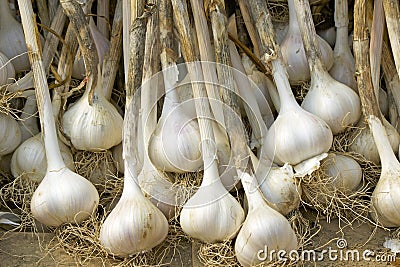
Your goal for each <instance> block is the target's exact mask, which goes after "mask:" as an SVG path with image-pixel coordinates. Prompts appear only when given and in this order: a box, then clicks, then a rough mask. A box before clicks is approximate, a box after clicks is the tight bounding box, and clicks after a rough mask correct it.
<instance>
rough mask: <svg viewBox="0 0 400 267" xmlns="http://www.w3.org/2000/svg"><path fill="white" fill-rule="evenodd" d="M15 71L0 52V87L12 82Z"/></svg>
mask: <svg viewBox="0 0 400 267" xmlns="http://www.w3.org/2000/svg"><path fill="white" fill-rule="evenodd" d="M14 78H15V70H14V66H13V65H12V63H11V62H10V61H9V59H8V58H7V56H6V55H4V54H3V53H1V52H0V87H1V86H3V85H5V84H9V83H12V82H13V79H14Z"/></svg>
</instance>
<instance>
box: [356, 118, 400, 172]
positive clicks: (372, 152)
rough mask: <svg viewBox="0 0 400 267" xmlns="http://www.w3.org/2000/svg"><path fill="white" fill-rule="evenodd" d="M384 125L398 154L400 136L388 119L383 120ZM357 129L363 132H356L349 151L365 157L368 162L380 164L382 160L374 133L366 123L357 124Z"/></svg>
mask: <svg viewBox="0 0 400 267" xmlns="http://www.w3.org/2000/svg"><path fill="white" fill-rule="evenodd" d="M383 125H384V126H385V130H386V134H387V137H388V138H389V142H390V145H391V147H392V149H393V151H394V153H396V154H397V153H398V151H399V144H400V135H399V133H398V132H397V130H396V129H395V128H394V127H393V126H392V125H391V124H390V123H389V122H388V121H387V120H386V119H383ZM357 128H360V129H361V130H356V131H355V132H354V136H353V137H352V139H351V144H350V146H349V150H350V151H353V152H356V153H358V154H361V155H363V156H364V157H365V159H366V160H368V161H372V162H374V163H375V164H379V163H380V161H381V160H380V157H379V153H378V148H377V147H376V144H375V142H374V139H373V136H372V133H371V131H370V129H369V128H368V126H367V125H366V124H365V121H364V120H362V121H360V122H359V123H358V124H357Z"/></svg>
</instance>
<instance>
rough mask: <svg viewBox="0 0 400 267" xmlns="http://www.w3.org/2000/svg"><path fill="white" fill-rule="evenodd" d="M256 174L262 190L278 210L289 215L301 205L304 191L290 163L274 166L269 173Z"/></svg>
mask: <svg viewBox="0 0 400 267" xmlns="http://www.w3.org/2000/svg"><path fill="white" fill-rule="evenodd" d="M259 168H260V167H259ZM257 170H258V169H257ZM256 175H257V176H256V177H257V180H258V184H259V185H260V190H261V192H262V193H263V195H264V197H265V198H266V199H267V200H268V201H269V202H270V203H272V204H274V206H273V208H274V209H276V210H277V211H278V212H280V213H281V214H283V215H287V214H289V213H290V212H292V211H293V210H295V209H297V208H298V207H299V205H300V196H301V192H302V191H301V187H300V185H299V184H297V185H296V181H295V178H294V173H293V169H292V167H291V166H290V165H288V164H285V165H284V166H283V167H272V168H271V169H270V170H269V172H268V173H265V172H263V173H262V174H261V173H260V174H259V173H258V172H256Z"/></svg>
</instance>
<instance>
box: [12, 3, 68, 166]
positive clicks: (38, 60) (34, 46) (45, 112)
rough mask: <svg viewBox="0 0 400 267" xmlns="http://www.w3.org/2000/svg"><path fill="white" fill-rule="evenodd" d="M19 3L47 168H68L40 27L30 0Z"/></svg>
mask: <svg viewBox="0 0 400 267" xmlns="http://www.w3.org/2000/svg"><path fill="white" fill-rule="evenodd" d="M18 4H19V8H20V12H21V20H22V25H23V30H24V33H25V40H26V44H27V48H28V51H29V59H30V61H31V66H32V71H33V75H34V77H35V79H34V84H35V90H36V97H37V102H38V110H39V115H40V118H41V120H40V123H41V127H42V134H43V139H44V144H45V150H46V158H47V169H48V171H52V170H60V169H62V168H66V166H65V163H64V161H63V159H62V156H61V152H60V147H59V145H58V139H57V132H56V128H55V122H54V117H53V112H52V106H51V100H50V94H49V88H48V85H47V78H46V72H45V70H44V66H43V61H42V54H41V51H40V50H39V43H38V39H37V38H36V36H35V33H38V29H37V27H35V25H36V24H35V23H34V16H32V15H33V14H34V13H33V9H32V4H31V3H30V1H28V0H18Z"/></svg>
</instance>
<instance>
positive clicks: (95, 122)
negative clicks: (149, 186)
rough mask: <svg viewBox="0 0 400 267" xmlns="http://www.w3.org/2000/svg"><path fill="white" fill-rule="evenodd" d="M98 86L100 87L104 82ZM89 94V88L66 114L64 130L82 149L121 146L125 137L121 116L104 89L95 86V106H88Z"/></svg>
mask: <svg viewBox="0 0 400 267" xmlns="http://www.w3.org/2000/svg"><path fill="white" fill-rule="evenodd" d="M99 76H101V74H100V73H99ZM87 86H89V84H88V85H87ZM97 86H101V82H100V83H98V85H97ZM88 93H89V92H88V90H86V92H85V94H83V96H82V97H81V98H80V99H79V100H78V101H77V102H76V103H74V104H73V105H72V106H70V107H69V108H68V110H67V111H66V112H65V113H64V115H63V118H62V127H63V131H64V133H65V134H66V135H67V136H68V137H69V138H70V139H71V142H72V144H73V146H74V147H75V148H76V149H79V150H87V151H92V152H97V151H102V150H106V149H109V148H111V147H113V146H116V145H118V144H119V143H121V140H122V123H123V119H122V117H121V115H120V114H119V113H118V110H117V109H116V108H115V107H114V106H113V105H112V104H111V103H110V102H108V101H107V100H106V99H105V97H104V95H103V93H102V92H101V90H98V88H96V89H95V94H94V96H93V103H92V106H90V105H89V101H88Z"/></svg>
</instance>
